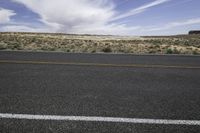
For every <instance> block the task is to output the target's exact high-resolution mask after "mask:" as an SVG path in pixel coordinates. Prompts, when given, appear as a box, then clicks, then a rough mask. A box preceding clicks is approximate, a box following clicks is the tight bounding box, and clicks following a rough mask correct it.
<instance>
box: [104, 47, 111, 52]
mask: <svg viewBox="0 0 200 133" xmlns="http://www.w3.org/2000/svg"><path fill="white" fill-rule="evenodd" d="M102 51H103V52H105V53H110V52H112V49H111V48H110V47H106V48H103V49H102Z"/></svg>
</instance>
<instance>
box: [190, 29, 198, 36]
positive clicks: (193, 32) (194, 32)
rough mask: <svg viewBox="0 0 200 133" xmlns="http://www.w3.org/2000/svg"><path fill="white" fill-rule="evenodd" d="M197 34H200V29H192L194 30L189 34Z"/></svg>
mask: <svg viewBox="0 0 200 133" xmlns="http://www.w3.org/2000/svg"><path fill="white" fill-rule="evenodd" d="M196 34H199V35H200V30H192V31H189V35H196Z"/></svg>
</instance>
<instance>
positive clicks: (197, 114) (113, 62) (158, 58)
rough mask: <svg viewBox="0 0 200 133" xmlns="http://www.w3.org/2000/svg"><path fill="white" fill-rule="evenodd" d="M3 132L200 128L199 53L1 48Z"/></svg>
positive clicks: (145, 132)
mask: <svg viewBox="0 0 200 133" xmlns="http://www.w3.org/2000/svg"><path fill="white" fill-rule="evenodd" d="M13 114H15V115H16V116H14V115H13ZM53 119H54V120H53ZM55 119H56V120H55ZM195 123H196V124H195ZM0 132H2V133H4V132H6V133H10V132H12V133H14V132H15V133H27V132H28V133H39V132H50V133H61V132H67V133H78V132H81V133H168V132H169V133H190V132H191V133H198V132H200V56H183V55H131V54H127V55H126V54H81V53H79V54H72V53H56V52H52V53H47V52H14V51H13V52H10V51H0Z"/></svg>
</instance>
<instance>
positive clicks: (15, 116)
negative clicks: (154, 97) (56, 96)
mask: <svg viewBox="0 0 200 133" xmlns="http://www.w3.org/2000/svg"><path fill="white" fill-rule="evenodd" d="M0 119H26V120H56V121H92V122H119V123H135V124H163V125H197V126H200V120H168V119H139V118H117V117H95V116H59V115H30V114H10V113H0Z"/></svg>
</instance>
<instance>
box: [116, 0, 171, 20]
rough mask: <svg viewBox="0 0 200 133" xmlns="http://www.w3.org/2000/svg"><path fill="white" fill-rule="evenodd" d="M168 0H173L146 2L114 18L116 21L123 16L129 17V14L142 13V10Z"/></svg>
mask: <svg viewBox="0 0 200 133" xmlns="http://www.w3.org/2000/svg"><path fill="white" fill-rule="evenodd" d="M168 1H171V0H155V1H153V2H151V3H148V4H146V5H142V6H140V7H138V8H135V9H132V10H130V11H129V12H127V13H124V14H121V15H119V16H116V17H114V18H113V19H112V20H113V21H114V20H118V19H122V18H126V17H129V16H133V15H136V14H139V13H142V12H144V11H146V10H148V9H149V8H151V7H154V6H157V5H160V4H163V3H166V2H168Z"/></svg>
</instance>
